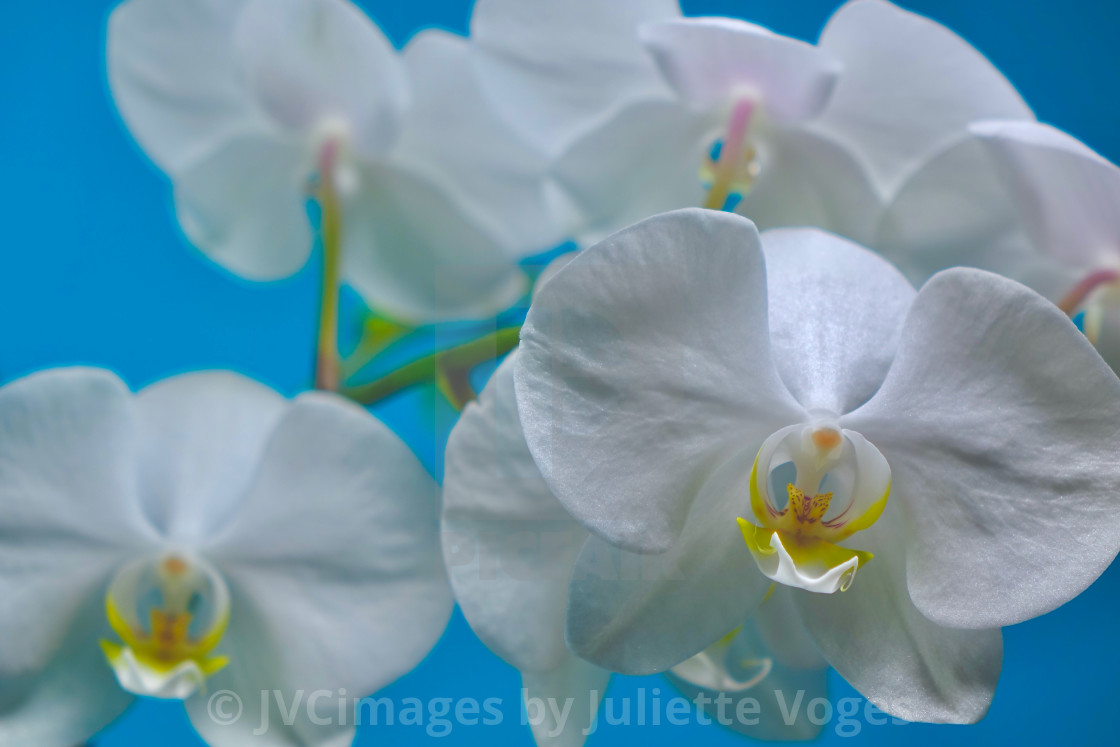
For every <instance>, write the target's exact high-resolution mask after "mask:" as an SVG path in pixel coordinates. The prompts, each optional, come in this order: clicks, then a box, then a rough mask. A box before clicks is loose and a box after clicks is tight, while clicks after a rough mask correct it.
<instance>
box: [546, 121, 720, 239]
mask: <svg viewBox="0 0 1120 747" xmlns="http://www.w3.org/2000/svg"><path fill="white" fill-rule="evenodd" d="M717 135H718V131H717V123H716V121H715V120H714V119H713V118H711V117H708V116H706V115H702V114H697V113H696V112H693V111H690V110H688V109H686V108H685V107H682V106H680V105H679V104H677V103H675V102H670V101H662V100H659V99H641V100H638V101H634V102H632V103H630V104H629V105H627V106H625V107H622V108H620V109H619V110H618V111H617V112H615V113H614V115H613V116H612V117H610V118H608V119H606V120H605V121H604V122H603V123H602V124H601V126H599V127H596V128H595V129H593V130H591V131H590V132H588V133H587V134H586V135H585V136H583V137H581V138H579V139H578V140H576V141H575V142H574V143H573V144H572V146H571V147H570V148H569V149H567V150H566V151H565V152H564V153H563V154H562V155H561V156H560V157H559V158H558V160H557V162H556V164H555V166H554V174H555V177H556V180H557V182H558V183H559V185H560V186H561V187H562V188H563V189H565V190H566V195H567V196H568V197H569V198H570V199H571V201H572V203H573V205H574V207H575V209H576V212H577V216H578V217H577V219H576V221H575V223H574V225H573V226H572V229H573V231H572V232H573V233H574V234H575V236H576V237H577V238H578V239H580V240H581V241H582V242H584V243H593V242H595V241H598V240H600V239H602V238H604V237H606V236H608V235H610V234H612V233H614V232H615V231H617V230H619V229H621V228H624V227H626V226H629V225H631V224H633V223H636V222H638V221H640V220H643V219H645V218H648V217H650V216H651V215H656V214H658V213H663V212H666V211H669V210H676V209H678V208H687V207H696V206H698V205H700V204H701V203H702V202H703V201H704V193H705V191H706V187H705V185H704V183H703V181H702V180H701V168H702V167H703V165H704V163H705V162H706V160H707V158H708V154H709V151H710V150H711V143H712V142H713V141H714V140H715V139H716V136H717Z"/></svg>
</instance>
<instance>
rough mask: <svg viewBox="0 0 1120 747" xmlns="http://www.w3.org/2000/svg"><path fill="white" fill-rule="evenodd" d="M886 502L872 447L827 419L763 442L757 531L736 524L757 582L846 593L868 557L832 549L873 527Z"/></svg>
mask: <svg viewBox="0 0 1120 747" xmlns="http://www.w3.org/2000/svg"><path fill="white" fill-rule="evenodd" d="M889 495H890V467H889V465H888V464H887V461H886V459H884V458H883V455H882V454H881V453H880V452H879V450H878V449H876V448H875V447H874V446H873V445H872V444H871V443H870V442H868V441H867V440H866V439H865V438H863V436H861V435H860V434H859V433H857V432H855V431H849V430H846V429H843V428H842V427H841V426H840V423H839V419H838V418H837V417H835V416H834V415H831V414H829V413H816V414H814V415H812V416H811V417H810V420H809V422H807V423H800V424H797V425H792V426H787V427H786V428H782V429H780V430H778V431H777V432H775V433H774V434H772V435H771V436H770V437H769V438H767V439H766V441H764V442H763V444H762V448H760V449H759V451H758V455H757V456H756V457H755V462H754V466H753V467H752V469H751V476H750V501H751V509H752V513H753V515H754V519H755V522H756V523H751V522H750V521H748V520H746V519H743V518H740V519H739V526H740V529H741V531H742V533H743V539H744V541H745V542H746V544H747V547H748V549H750V551H751V555H752V556H753V557H754V560H755V562H756V563H757V564H758V567H759V570H761V571H762V573H763V575H765V576H766V577H767V578H770V579H771V580H773V581H776V582H779V583H783V584H786V585H788V586H794V587H798V588H802V589H805V590H807V591H814V592H822V593H833V592H836V591H846V590H847V589H848V588H849V587H850V586H851V584H852V581H853V579H854V577H855V573H856V571H857V570H858V569H859V568H860V567H861V566H863V565H864V564H865V563H867V562H868V561H870V560H871V558H872V555H871V553H868V552H864V551H861V550H851V549H848V548H845V547H841V546H840V545H839V544H838V543H839V542H841V541H842V540H844V539H846V538H848V537H850V536H851V535H852V534H855V533H856V532H859V531H861V530H863V529H866V528H868V527H869V526H871V525H872V524H874V523H875V522H876V521H877V520H878V518H879V516H880V515H881V514H882V512H883V509H884V508H885V506H886V501H887V498H888V497H889Z"/></svg>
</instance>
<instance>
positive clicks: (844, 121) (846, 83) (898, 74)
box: [819, 0, 1034, 193]
mask: <svg viewBox="0 0 1120 747" xmlns="http://www.w3.org/2000/svg"><path fill="white" fill-rule="evenodd" d="M819 46H820V48H821V49H823V50H824V51H825V52H828V53H830V54H832V55H834V56H835V57H837V58H838V59H839V60H840V61H841V62H842V63H843V65H844V75H843V76H841V78H840V80H839V82H838V83H837V85H836V90H835V91H834V92H833V95H832V99H831V101H830V103H829V106H828V108H827V109H826V110H825V112H824V114H823V115H822V118H821V120H820V127H821V128H822V130H824V131H827V132H830V133H832V134H834V135H836V136H837V137H838V138H840V139H842V140H843V141H844V142H847V143H849V144H850V145H851V146H852V147H854V148H856V149H857V150H858V151H859V152H862V153H863V155H864V157H865V158H866V160H867V164H868V166H869V167H870V169H871V171H872V173H873V174H874V176H875V179H876V182H877V183H878V184H879V185H880V187H881V189H882V190H883V191H884V192H886V193H890V192H893V191H894V187H895V185H897V184H898V182H899V181H900V180H901V179H902V178H903V177H904V175H905V174H906V173H908V172H909V171H910V170H912V169H913V168H914V167H915V165H916V164H918V163H921V161H922V160H924V159H925V158H926V157H927V156H928V155H929V154H930V153H932V152H933V151H934V150H936V149H937V147H938V146H939V145H940V144H942V143H943V142H945V141H946V140H948V139H951V138H953V137H956V136H959V135H960V134H962V133H963V132H964V130H965V127H966V126H967V125H968V124H969V123H970V122H972V121H973V120H976V119H985V118H1007V119H1033V118H1034V115H1033V114H1031V111H1030V109H1029V108H1027V105H1026V104H1025V103H1024V102H1023V99H1022V98H1021V97H1020V96H1019V94H1018V93H1017V92H1016V91H1015V88H1014V87H1013V86H1012V85H1011V84H1010V83H1009V82H1008V81H1007V79H1006V78H1004V77H1003V75H1001V74H1000V72H999V71H998V70H996V69H995V67H993V66H992V64H991V63H990V62H988V61H987V60H986V59H985V58H984V57H983V56H982V55H981V54H980V53H979V52H977V51H976V50H975V49H973V48H972V47H971V46H970V45H969V44H968V43H967V42H966V41H964V40H963V39H961V38H960V37H959V36H957V35H956V34H954V33H953V32H952V31H950V30H949V29H947V28H945V27H944V26H942V25H940V24H938V23H935V22H934V21H931V20H930V19H928V18H923V17H922V16H919V15H916V14H914V13H910V12H909V11H906V10H903V9H901V8H899V7H897V6H895V5H892V4H891V3H889V2H884V1H883V0H852V2H849V3H847V4H846V5H844V6H843V7H841V8H840V9H839V10H838V11H836V13H835V14H834V15H833V16H832V19H831V20H830V21H829V22H828V25H827V26H826V27H825V30H824V32H823V33H822V34H821V38H820V43H819Z"/></svg>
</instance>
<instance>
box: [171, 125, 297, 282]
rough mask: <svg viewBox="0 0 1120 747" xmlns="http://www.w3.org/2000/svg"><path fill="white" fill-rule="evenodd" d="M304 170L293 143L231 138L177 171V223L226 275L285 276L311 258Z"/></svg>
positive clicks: (246, 136) (251, 136)
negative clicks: (223, 269) (224, 270)
mask: <svg viewBox="0 0 1120 747" xmlns="http://www.w3.org/2000/svg"><path fill="white" fill-rule="evenodd" d="M309 174H310V160H309V156H308V154H307V153H305V151H304V150H303V149H301V147H300V146H298V145H297V144H295V143H289V142H284V141H281V140H274V139H271V138H267V137H262V136H260V135H257V134H255V133H239V134H236V135H233V136H231V137H229V138H227V139H226V140H224V141H223V142H222V143H221V144H220V145H219V146H218V147H216V148H214V149H212V150H210V151H208V152H206V153H205V154H201V155H199V156H198V157H197V158H196V159H195V160H194V161H192V162H191V164H190V165H189V166H187V167H186V168H184V169H183V171H182V173H181V174H179V176H178V178H177V179H176V181H175V207H176V211H177V212H178V215H179V223H180V225H181V226H182V227H183V232H184V233H185V234H186V235H187V238H188V239H190V241H191V243H192V244H194V245H195V246H197V247H198V248H199V249H200V250H202V251H203V252H204V253H205V254H206V255H207V256H208V257H210V258H211V259H213V260H214V261H215V262H217V263H218V264H220V265H221V266H223V267H225V268H226V269H228V270H230V271H231V272H233V273H236V274H237V275H240V276H241V277H245V278H248V279H250V280H276V279H278V278H283V277H287V276H289V275H292V274H293V273H295V272H296V271H297V270H299V269H300V268H301V267H302V266H303V265H304V264H305V263H306V262H307V258H308V257H309V256H310V255H311V228H310V225H309V224H308V220H307V210H306V201H307V195H308V192H307V180H308V177H309Z"/></svg>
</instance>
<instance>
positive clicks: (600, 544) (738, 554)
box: [567, 444, 770, 674]
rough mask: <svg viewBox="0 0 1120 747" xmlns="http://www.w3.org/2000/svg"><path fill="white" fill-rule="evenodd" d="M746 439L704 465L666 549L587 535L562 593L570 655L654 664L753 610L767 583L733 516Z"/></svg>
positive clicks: (640, 666) (667, 662)
mask: <svg viewBox="0 0 1120 747" xmlns="http://www.w3.org/2000/svg"><path fill="white" fill-rule="evenodd" d="M756 446H757V445H756V444H752V445H750V446H748V447H746V448H744V449H742V450H740V451H739V452H738V453H737V454H735V455H733V456H731V457H729V458H728V459H727V460H726V461H725V462H724V463H723V464H722V465H720V466H719V467H718V468H717V469H715V470H714V471H713V472H712V474H711V476H710V477H708V479H707V481H706V482H705V483H704V485H703V487H702V488H701V489H700V490H699V494H698V496H697V498H696V501H695V503H694V504H693V506H692V511H691V513H689V515H688V520H687V522H686V523H685V526H684V530H683V531H682V532H681V534H680V536H679V537H678V538H677V541H676V543H675V544H674V545H673V546H672V548H671V549H670V550H669V551H668V552H664V553H660V554H656V555H640V554H637V553H630V552H627V551H625V550H622V549H620V548H618V547H615V546H612V545H610V544H607V542H604V541H603V540H602V539H599V538H598V537H592V538H591V539H590V540H588V541H587V544H586V545H585V546H584V548H583V551H582V552H581V553H580V556H579V558H578V560H577V561H576V568H575V570H574V571H573V573H572V590H571V597H570V600H569V602H568V623H567V639H568V646H569V647H570V648H571V649H572V651H573V652H574V653H575V654H576V655H577V656H580V657H582V658H584V659H587V660H588V661H590V662H592V663H594V664H598V665H599V666H602V667H605V668H607V669H610V670H612V671H616V672H622V673H623V674H649V673H651V672H660V671H664V670H666V669H669V668H670V667H674V666H676V665H678V664H680V663H681V662H683V661H685V660H686V659H688V658H690V657H692V656H694V655H695V654H697V653H698V652H700V651H702V650H703V649H705V648H707V647H708V646H710V645H711V644H713V643H714V642H716V641H718V640H719V639H720V638H722V637H723V636H724V635H726V634H727V632H728V631H729V630H732V629H733V628H735V627H736V626H738V625H740V624H742V622H743V620H745V619H747V617H749V616H750V615H751V614H752V613H753V612H754V611H755V609H756V608H757V607H758V604H759V603H760V602H761V601H762V599H763V597H764V596H765V594H766V592H767V590H768V588H769V587H770V582H769V580H768V579H766V578H765V577H764V576H762V574H760V573H759V572H758V570H757V568H756V567H755V563H754V561H753V560H751V556H750V553H749V552H748V551H747V548H746V546H745V545H744V544H743V539H742V537H741V536H740V534H739V530H738V528H737V527H736V526H735V522H734V518H733V517H735V516H736V514H737V513H738V512H740V511H741V510H742V509H743V505H744V503H745V502H746V496H747V494H748V492H749V489H748V487H747V479H748V476H749V474H750V464H751V461H752V460H753V459H754V454H755V451H757V449H756V448H755V447H756ZM650 464H653V463H652V462H651V463H650Z"/></svg>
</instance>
